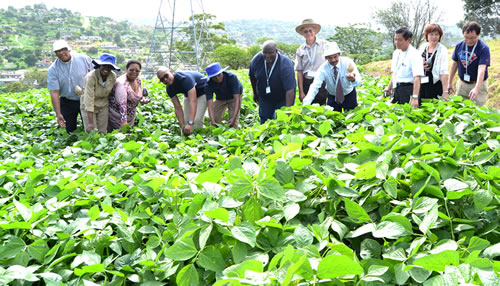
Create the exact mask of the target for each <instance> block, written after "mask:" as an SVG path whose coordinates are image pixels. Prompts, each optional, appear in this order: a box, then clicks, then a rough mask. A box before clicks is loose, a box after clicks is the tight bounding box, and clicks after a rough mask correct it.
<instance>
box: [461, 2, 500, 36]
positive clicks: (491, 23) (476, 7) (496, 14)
mask: <svg viewBox="0 0 500 286" xmlns="http://www.w3.org/2000/svg"><path fill="white" fill-rule="evenodd" d="M463 1H464V12H465V15H464V16H465V19H464V21H463V22H461V23H459V24H458V25H459V27H460V28H461V27H462V25H463V23H464V22H468V21H476V22H478V23H479V24H481V34H482V35H485V36H492V37H494V36H496V35H498V34H500V2H499V1H498V0H463Z"/></svg>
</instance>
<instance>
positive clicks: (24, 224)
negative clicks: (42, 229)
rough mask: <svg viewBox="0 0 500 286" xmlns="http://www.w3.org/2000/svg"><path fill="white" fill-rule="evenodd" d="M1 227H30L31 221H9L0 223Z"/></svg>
mask: <svg viewBox="0 0 500 286" xmlns="http://www.w3.org/2000/svg"><path fill="white" fill-rule="evenodd" d="M0 227H1V228H2V229H31V223H29V222H27V221H16V222H11V223H0Z"/></svg>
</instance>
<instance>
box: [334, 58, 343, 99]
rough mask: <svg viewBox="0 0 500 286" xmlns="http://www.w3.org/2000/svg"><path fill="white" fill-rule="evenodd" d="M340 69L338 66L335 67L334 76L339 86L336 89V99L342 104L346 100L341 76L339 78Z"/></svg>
mask: <svg viewBox="0 0 500 286" xmlns="http://www.w3.org/2000/svg"><path fill="white" fill-rule="evenodd" d="M338 74H339V69H338V68H337V66H335V67H333V77H334V79H335V81H337V88H336V89H335V101H336V102H337V103H338V104H342V103H343V102H344V90H342V83H341V82H340V78H338V77H337V76H338Z"/></svg>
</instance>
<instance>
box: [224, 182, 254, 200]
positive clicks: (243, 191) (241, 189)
mask: <svg viewBox="0 0 500 286" xmlns="http://www.w3.org/2000/svg"><path fill="white" fill-rule="evenodd" d="M252 191H253V185H252V182H250V181H248V180H247V179H238V180H236V181H235V182H234V183H233V185H232V186H231V190H230V191H229V195H230V196H231V197H233V198H235V199H242V198H244V197H246V196H248V194H250V193H251V192H252Z"/></svg>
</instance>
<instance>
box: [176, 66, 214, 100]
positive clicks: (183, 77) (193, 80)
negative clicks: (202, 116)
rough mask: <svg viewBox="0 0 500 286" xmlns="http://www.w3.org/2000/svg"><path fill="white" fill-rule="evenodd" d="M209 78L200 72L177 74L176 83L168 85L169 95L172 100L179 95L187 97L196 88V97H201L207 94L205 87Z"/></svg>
mask: <svg viewBox="0 0 500 286" xmlns="http://www.w3.org/2000/svg"><path fill="white" fill-rule="evenodd" d="M206 84H207V78H206V77H204V76H203V75H202V74H201V73H199V72H175V73H174V83H173V84H172V85H167V94H168V96H169V97H170V98H173V97H175V96H177V95H178V94H179V93H182V94H184V96H187V94H188V92H189V91H190V90H191V89H192V88H193V87H194V88H196V96H197V97H200V96H202V95H204V94H205V85H206Z"/></svg>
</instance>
